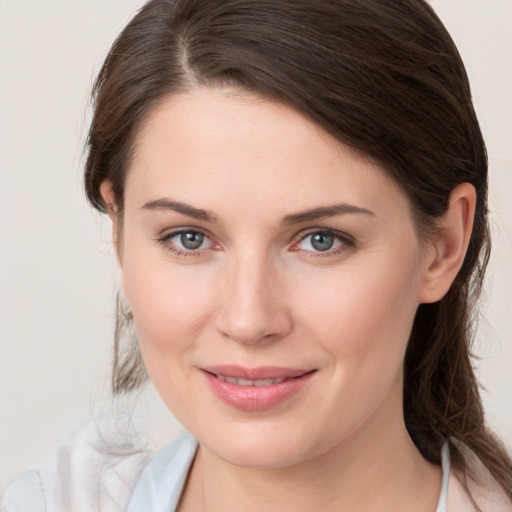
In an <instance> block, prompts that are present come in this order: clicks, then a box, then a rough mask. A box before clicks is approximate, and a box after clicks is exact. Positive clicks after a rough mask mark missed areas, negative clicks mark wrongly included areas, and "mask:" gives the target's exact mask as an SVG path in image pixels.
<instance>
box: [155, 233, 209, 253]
mask: <svg viewBox="0 0 512 512" xmlns="http://www.w3.org/2000/svg"><path fill="white" fill-rule="evenodd" d="M185 233H190V234H194V235H201V236H204V238H205V239H207V240H210V241H211V242H212V243H214V242H213V241H212V239H211V237H210V236H209V235H208V234H207V233H205V232H204V231H201V230H199V229H192V228H182V229H178V230H176V231H172V232H171V233H168V234H166V235H164V236H162V237H159V238H157V239H156V241H157V242H158V243H159V244H161V245H162V246H163V247H164V248H165V249H167V250H168V251H171V252H172V253H174V254H175V255H176V256H178V257H180V258H190V257H195V258H197V257H199V256H201V252H202V251H204V249H199V250H192V249H190V250H182V249H179V248H177V247H176V246H174V244H171V243H169V241H170V240H172V239H173V238H175V237H177V236H180V235H183V234H185Z"/></svg>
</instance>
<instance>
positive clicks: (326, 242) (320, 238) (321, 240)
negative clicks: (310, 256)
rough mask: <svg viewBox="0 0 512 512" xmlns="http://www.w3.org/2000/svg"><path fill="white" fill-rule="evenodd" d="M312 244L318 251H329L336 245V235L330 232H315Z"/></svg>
mask: <svg viewBox="0 0 512 512" xmlns="http://www.w3.org/2000/svg"><path fill="white" fill-rule="evenodd" d="M311 245H312V246H313V247H314V248H315V249H316V250H317V251H328V250H329V249H331V248H332V246H333V245H334V236H333V235H329V234H328V233H315V234H314V235H312V237H311Z"/></svg>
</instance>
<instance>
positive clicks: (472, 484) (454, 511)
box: [447, 448, 512, 512]
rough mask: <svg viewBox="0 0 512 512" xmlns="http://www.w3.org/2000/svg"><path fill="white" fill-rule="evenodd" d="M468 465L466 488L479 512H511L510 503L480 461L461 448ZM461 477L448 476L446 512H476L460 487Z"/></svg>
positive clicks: (511, 503) (511, 502)
mask: <svg viewBox="0 0 512 512" xmlns="http://www.w3.org/2000/svg"><path fill="white" fill-rule="evenodd" d="M462 450H463V454H464V458H465V459H466V463H467V464H468V468H469V471H468V478H467V486H468V489H469V491H470V492H471V496H472V497H473V500H474V501H475V503H476V504H477V505H478V507H479V508H480V510H481V512H512V501H510V499H509V498H508V497H507V495H506V493H505V491H504V490H503V489H502V488H501V486H500V485H499V484H498V483H497V482H496V480H494V478H493V477H492V475H491V474H490V472H489V471H488V470H487V468H486V467H485V466H484V465H483V464H482V462H481V461H480V459H479V458H478V457H477V456H476V455H475V454H474V453H473V452H471V451H470V450H468V449H467V448H463V449H462ZM462 479H463V477H462V475H460V474H457V473H456V472H453V473H452V474H450V480H449V486H448V506H447V512H476V511H477V510H478V509H477V508H475V506H474V504H473V503H472V501H471V499H470V497H469V496H468V495H467V493H466V491H465V489H464V486H463V485H462V483H461V482H462Z"/></svg>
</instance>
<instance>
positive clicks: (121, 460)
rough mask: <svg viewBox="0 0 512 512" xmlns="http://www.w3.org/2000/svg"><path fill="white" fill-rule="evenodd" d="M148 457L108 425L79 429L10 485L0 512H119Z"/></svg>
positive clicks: (135, 439)
mask: <svg viewBox="0 0 512 512" xmlns="http://www.w3.org/2000/svg"><path fill="white" fill-rule="evenodd" d="M150 457H151V452H150V450H149V449H148V447H147V446H146V444H145V443H144V442H143V439H141V438H140V437H139V436H136V435H134V433H132V434H130V433H129V431H128V432H127V431H126V430H125V429H119V424H118V422H116V421H112V420H111V419H109V420H105V419H99V420H98V419H95V420H89V421H87V422H84V423H82V424H81V425H80V426H79V427H78V428H77V429H75V430H74V431H73V432H72V433H70V434H69V435H68V436H67V437H66V439H65V440H64V442H63V443H61V444H60V445H59V446H58V447H57V448H56V449H55V450H53V452H52V453H51V454H50V455H49V456H48V457H47V458H46V459H45V460H44V461H43V462H42V463H41V464H40V465H39V466H38V467H36V468H33V469H31V470H29V471H27V472H25V473H23V474H21V475H19V476H18V477H17V478H16V479H15V480H13V481H12V482H11V483H10V485H9V486H8V487H7V489H6V490H5V492H4V494H3V498H2V505H0V510H2V511H3V512H27V511H31V512H47V511H51V512H69V511H70V510H73V512H90V511H92V510H102V511H105V512H120V511H121V510H125V509H126V505H127V503H128V501H129V499H130V496H131V493H132V491H133V488H134V487H135V484H136V482H137V479H138V477H139V475H140V473H141V472H142V470H143V468H144V467H145V465H146V464H147V462H148V460H149V459H150Z"/></svg>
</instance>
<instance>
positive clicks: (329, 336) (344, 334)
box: [301, 254, 420, 388]
mask: <svg viewBox="0 0 512 512" xmlns="http://www.w3.org/2000/svg"><path fill="white" fill-rule="evenodd" d="M417 261H418V259H417V258H416V255H415V254H411V255H410V257H407V258H405V257H402V258H401V259H400V261H399V262H394V261H392V259H391V258H383V259H382V260H379V259H376V261H375V262H374V264H372V265H368V264H366V262H365V263H364V264H361V265H357V264H354V265H351V266H350V268H348V267H347V268H344V269H343V270H340V271H336V274H334V275H331V276H330V279H328V280H327V281H326V282H325V283H324V282H318V281H317V282H316V283H311V287H310V290H311V291H310V293H308V294H307V295H306V294H303V299H302V304H301V309H302V311H303V315H302V316H303V318H309V323H308V327H309V329H310V331H311V332H314V333H315V337H316V339H318V340H319V343H320V344H322V345H323V347H324V349H325V350H326V351H327V352H328V353H329V354H330V357H331V358H332V359H333V360H334V361H335V368H336V370H335V371H337V372H338V375H337V378H338V379H341V380H343V381H345V382H348V381H350V382H352V383H354V384H356V383H357V384H358V385H361V386H367V387H368V388H371V387H375V386H376V385H377V386H379V385H382V384H383V382H382V381H384V380H388V381H389V380H390V379H393V378H394V377H395V376H396V374H397V372H398V371H400V369H401V366H402V363H403V358H404V354H405V350H406V347H407V342H408V339H409V336H410V332H411V328H412V323H413V321H414V317H415V314H416V310H417V307H418V286H419V284H418V283H419V277H420V266H419V264H418V263H417ZM379 379H380V380H381V381H380V382H378V381H379Z"/></svg>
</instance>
